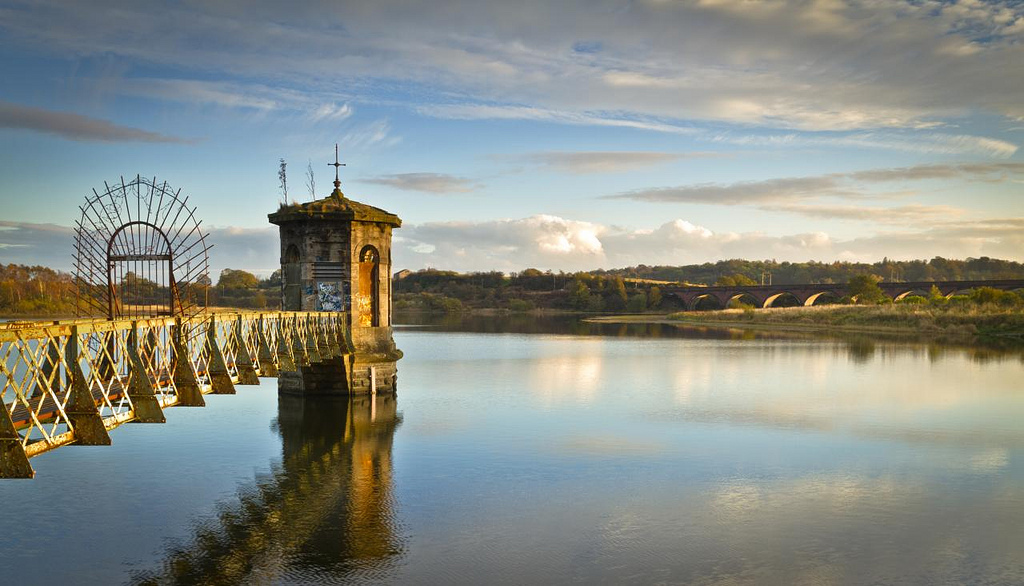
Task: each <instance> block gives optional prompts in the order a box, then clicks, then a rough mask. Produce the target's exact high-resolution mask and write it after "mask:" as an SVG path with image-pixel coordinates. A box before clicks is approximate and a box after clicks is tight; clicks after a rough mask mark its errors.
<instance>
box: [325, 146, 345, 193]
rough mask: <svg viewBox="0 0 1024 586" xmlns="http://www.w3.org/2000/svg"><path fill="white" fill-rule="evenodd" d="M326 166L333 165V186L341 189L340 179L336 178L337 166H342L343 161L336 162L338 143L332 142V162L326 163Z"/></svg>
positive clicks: (343, 164)
mask: <svg viewBox="0 0 1024 586" xmlns="http://www.w3.org/2000/svg"><path fill="white" fill-rule="evenodd" d="M327 166H328V167H334V188H335V189H341V181H340V180H339V179H338V167H344V166H345V163H339V162H338V143H334V162H333V163H327Z"/></svg>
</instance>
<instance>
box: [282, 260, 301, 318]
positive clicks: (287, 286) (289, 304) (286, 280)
mask: <svg viewBox="0 0 1024 586" xmlns="http://www.w3.org/2000/svg"><path fill="white" fill-rule="evenodd" d="M299 259H300V255H299V247H298V246H295V245H294V244H289V245H288V248H287V250H285V252H284V259H282V260H283V262H282V263H281V264H282V266H283V268H284V270H283V271H281V272H282V273H283V274H282V275H281V301H282V305H281V308H282V309H284V310H285V311H301V310H302V284H301V282H300V281H301V278H302V265H301V264H300V263H299Z"/></svg>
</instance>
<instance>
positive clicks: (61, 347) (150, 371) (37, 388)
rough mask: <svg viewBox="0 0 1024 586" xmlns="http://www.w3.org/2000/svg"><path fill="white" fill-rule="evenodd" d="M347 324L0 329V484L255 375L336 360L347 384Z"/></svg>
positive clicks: (68, 324) (212, 322) (250, 321)
mask: <svg viewBox="0 0 1024 586" xmlns="http://www.w3.org/2000/svg"><path fill="white" fill-rule="evenodd" d="M347 319H348V316H347V314H345V313H334V312H218V313H212V314H205V315H203V314H200V315H198V316H195V317H193V318H183V317H177V318H175V317H162V318H149V319H121V320H116V319H115V320H104V319H80V320H67V321H52V322H8V323H3V324H0V388H2V391H0V397H2V399H3V404H4V407H5V408H4V409H3V413H2V414H0V478H31V477H32V476H33V475H34V472H33V470H32V466H31V465H30V464H29V458H31V457H33V456H37V455H39V454H42V453H44V452H47V451H49V450H52V449H55V448H58V447H61V446H66V445H69V444H75V445H109V444H110V435H109V431H110V430H112V429H114V428H115V427H117V426H119V425H121V424H122V423H127V422H137V423H163V422H164V421H165V419H164V413H163V410H164V409H166V408H168V407H173V406H189V407H201V406H204V405H205V401H204V400H203V395H205V394H209V393H214V394H233V393H234V392H235V385H239V384H240V385H256V384H259V377H261V376H276V375H277V374H278V373H279V372H281V371H294V370H297V369H298V368H300V367H302V366H306V365H310V364H314V363H319V362H325V361H337V362H340V363H341V364H342V366H343V368H344V372H345V373H346V374H347V375H348V377H349V378H351V367H352V361H353V355H354V354H353V347H352V342H351V339H350V336H349V335H348V333H347V332H348V331H349V330H348V325H347Z"/></svg>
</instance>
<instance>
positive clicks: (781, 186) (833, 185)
mask: <svg viewBox="0 0 1024 586" xmlns="http://www.w3.org/2000/svg"><path fill="white" fill-rule="evenodd" d="M1021 176H1024V163H991V164H949V165H919V166H916V167H902V168H891V169H871V170H865V171H855V172H851V173H829V174H826V175H819V176H813V177H785V178H778V179H764V180H760V181H740V182H737V183H725V184H722V183H703V184H696V185H681V186H676V187H653V188H647V189H636V190H632V191H627V192H624V193H618V194H613V195H608V196H604V197H605V198H606V199H630V200H635V201H647V202H676V203H701V204H716V205H744V204H778V203H780V202H791V201H795V200H807V199H817V198H820V197H837V198H847V199H864V198H865V197H873V194H872V192H870V191H868V190H867V189H866V188H865V186H863V185H860V184H864V183H889V182H900V181H903V182H907V181H927V180H932V179H946V180H950V179H959V180H963V181H980V182H987V183H1005V182H1009V181H1012V180H1013V179H1014V178H1016V177H1021ZM933 207H934V206H933ZM776 209H783V208H782V207H777V208H776ZM805 209H810V208H805ZM911 209H912V208H905V211H910V210H911ZM917 209H918V210H919V211H920V210H923V209H925V208H924V207H919V208H917ZM794 210H795V208H794ZM819 215H820V214H819Z"/></svg>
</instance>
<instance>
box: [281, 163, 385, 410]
mask: <svg viewBox="0 0 1024 586" xmlns="http://www.w3.org/2000/svg"><path fill="white" fill-rule="evenodd" d="M334 165H335V170H337V167H338V166H341V165H340V163H337V161H335V163H334ZM268 217H269V219H270V222H271V223H272V224H276V225H278V226H279V227H280V229H281V232H280V233H281V279H282V286H281V308H282V309H283V310H285V311H336V312H344V313H346V314H347V319H348V324H349V339H350V340H351V341H352V345H353V346H354V350H355V354H354V357H343V358H339V359H334V360H328V361H325V362H322V363H315V364H310V365H309V366H303V367H302V368H301V369H300V370H299V371H298V372H295V373H284V374H282V376H281V378H280V390H281V392H283V393H296V394H304V395H315V394H332V395H346V394H351V395H355V394H363V393H369V392H370V391H371V389H375V390H376V391H377V392H385V393H386V392H393V391H394V390H395V386H396V381H397V368H396V361H397V360H398V359H400V358H401V357H402V352H401V351H400V350H398V349H397V348H396V347H395V342H394V339H393V338H392V335H391V230H392V229H393V228H398V227H400V226H401V225H402V220H400V219H399V218H398V216H396V215H394V214H392V213H389V212H386V211H384V210H382V209H379V208H375V207H373V206H369V205H366V204H363V203H359V202H357V201H353V200H351V199H349V198H347V197H345V194H344V193H342V191H341V182H340V181H339V180H338V177H337V171H335V178H334V191H333V192H332V193H331V194H330V195H329V196H327V197H325V198H323V199H318V200H314V201H311V202H308V203H297V204H285V205H282V206H281V207H280V209H278V210H277V212H275V213H273V214H270V215H269V216H268ZM345 358H348V359H349V365H348V368H345V365H344V364H343V360H345ZM347 370H348V371H350V372H351V376H350V377H349V376H348V375H346V371H347ZM371 377H372V379H371ZM346 379H350V380H346Z"/></svg>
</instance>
